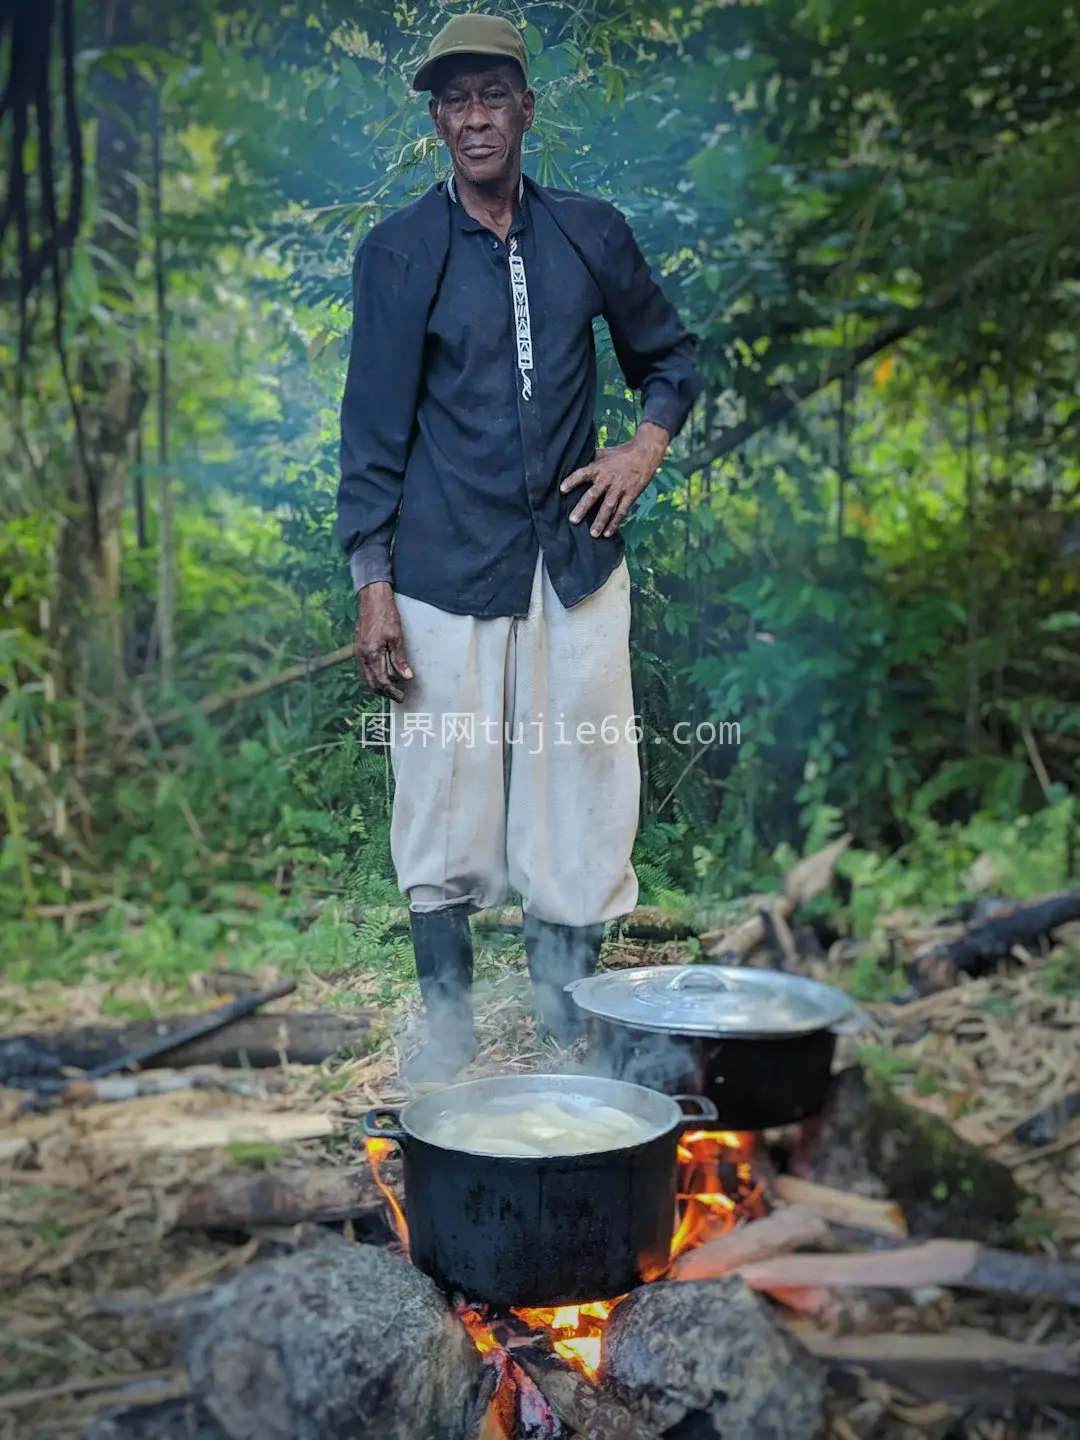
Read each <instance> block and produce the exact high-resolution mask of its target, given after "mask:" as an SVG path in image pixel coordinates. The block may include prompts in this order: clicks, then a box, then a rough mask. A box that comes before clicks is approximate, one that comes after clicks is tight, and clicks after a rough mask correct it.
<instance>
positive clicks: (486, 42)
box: [413, 15, 529, 90]
mask: <svg viewBox="0 0 1080 1440" xmlns="http://www.w3.org/2000/svg"><path fill="white" fill-rule="evenodd" d="M451 55H492V56H496V57H498V58H499V59H501V60H513V61H515V62H516V63H517V64H518V65H520V66H521V73H522V74H523V75H524V76H525V78H526V80H527V79H528V78H529V56H528V51H527V50H526V49H525V41H524V40H523V39H522V36H521V31H520V30H519V29H518V28H517V26H516V25H512V24H511V23H510V21H509V20H504V19H503V18H502V17H501V16H499V15H455V16H454V18H453V19H452V20H448V21H447V22H446V24H445V25H444V26H443V28H442V29H441V30H440V31H439V33H438V34H437V35H436V36H435V39H434V40H432V42H431V44H430V45H429V46H428V52H427V55H426V56H425V57H424V63H423V64H422V65H421V66H420V69H419V70H417V72H416V74H415V76H414V77H413V89H414V90H430V89H431V77H432V75H433V73H434V70H435V67H436V65H437V64H438V63H439V61H440V60H445V59H446V58H447V57H448V56H451Z"/></svg>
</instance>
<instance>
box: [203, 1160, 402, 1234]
mask: <svg viewBox="0 0 1080 1440" xmlns="http://www.w3.org/2000/svg"><path fill="white" fill-rule="evenodd" d="M393 1165H394V1157H392V1156H391V1157H389V1158H388V1159H387V1160H386V1161H384V1162H383V1166H382V1175H383V1178H384V1180H387V1181H388V1183H390V1184H391V1188H393V1180H394V1175H393V1172H392V1167H393ZM398 1169H400V1162H398ZM385 1208H386V1199H385V1197H384V1196H383V1194H382V1192H381V1190H380V1189H379V1187H378V1185H377V1184H376V1183H375V1177H374V1175H373V1174H372V1173H371V1167H370V1166H369V1165H360V1166H357V1167H356V1168H355V1169H352V1170H336V1169H334V1168H332V1167H330V1166H323V1167H310V1166H305V1167H303V1168H299V1167H298V1168H296V1169H290V1170H268V1171H263V1172H261V1173H257V1174H252V1172H251V1171H250V1170H226V1171H223V1172H222V1173H221V1174H219V1175H215V1176H214V1177H213V1179H212V1180H207V1181H204V1182H203V1183H201V1184H198V1185H194V1186H192V1187H191V1188H190V1189H189V1190H187V1191H186V1193H185V1194H184V1196H183V1198H182V1200H181V1203H180V1208H179V1211H178V1213H177V1216H176V1221H175V1224H176V1226H177V1228H178V1229H183V1230H196V1229H197V1230H249V1229H253V1228H260V1227H264V1226H268V1225H300V1224H303V1223H304V1222H305V1221H311V1222H314V1223H317V1224H323V1225H327V1224H336V1223H338V1222H341V1221H344V1220H359V1219H361V1218H363V1217H365V1216H368V1215H377V1214H380V1213H382V1212H383V1211H384V1210H385Z"/></svg>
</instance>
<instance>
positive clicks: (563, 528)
mask: <svg viewBox="0 0 1080 1440" xmlns="http://www.w3.org/2000/svg"><path fill="white" fill-rule="evenodd" d="M413 83H414V88H415V89H416V90H418V91H425V90H426V91H430V94H431V100H430V104H429V110H430V113H431V119H432V123H433V125H434V127H435V133H436V135H437V136H438V138H439V140H440V141H441V142H442V144H443V145H445V146H446V148H447V150H448V151H449V154H450V161H451V165H452V175H451V177H450V179H449V180H448V181H447V182H446V183H440V184H438V185H436V186H434V187H432V188H431V189H430V190H428V191H427V192H426V193H425V194H424V195H423V196H421V198H420V199H419V200H417V201H414V202H413V203H412V204H410V205H408V206H406V207H404V208H403V209H401V210H399V211H397V212H396V213H394V214H392V215H390V216H389V217H388V218H387V219H385V220H383V221H381V222H380V223H379V224H377V225H376V226H374V227H373V229H372V230H371V231H370V232H369V234H368V235H367V237H366V238H365V240H364V241H363V243H362V244H361V245H360V247H359V249H358V251H357V255H356V261H355V265H354V271H353V306H354V316H353V341H352V352H351V356H350V360H349V366H348V375H347V379H346V384H345V392H344V398H343V401H342V410H341V430H342V435H341V483H340V489H339V496H338V527H339V536H340V539H341V542H342V545H343V547H344V549H345V552H346V554H347V555H348V557H349V559H350V564H351V570H352V576H353V581H354V584H355V588H356V592H357V625H356V654H357V661H358V665H359V667H360V670H361V672H362V675H363V677H364V679H365V681H366V683H367V685H368V686H369V688H370V689H371V690H372V691H374V692H375V693H376V694H379V695H383V696H385V697H387V698H388V699H389V700H390V701H391V703H392V715H393V721H394V724H393V730H392V735H391V755H392V763H393V768H394V776H395V781H396V789H395V798H394V810H393V818H392V824H391V849H392V854H393V860H394V866H395V869H396V872H397V878H398V883H399V885H400V886H401V889H402V890H403V892H404V893H405V894H407V896H408V898H409V906H410V918H411V928H412V938H413V947H414V951H415V956H416V968H417V975H418V978H419V981H420V988H421V993H422V996H423V999H424V1005H425V1009H426V1012H427V1022H428V1025H427V1029H428V1040H427V1045H426V1047H425V1048H424V1049H423V1050H422V1051H421V1053H420V1055H419V1056H418V1057H417V1058H416V1059H415V1060H414V1061H413V1063H412V1064H411V1066H410V1067H409V1069H408V1074H409V1077H410V1078H411V1079H413V1080H417V1081H419V1080H439V1079H447V1078H450V1077H452V1076H453V1075H454V1074H456V1073H457V1072H458V1071H459V1070H460V1069H461V1068H463V1067H464V1066H465V1065H467V1064H468V1063H469V1062H470V1061H471V1060H472V1059H473V1058H474V1057H475V1054H476V1037H475V1032H474V1029H473V1012H472V976H473V952H472V944H471V938H470V930H469V915H470V913H471V912H472V911H475V910H477V909H482V908H485V907H487V906H490V905H493V904H498V903H499V902H500V901H501V900H502V899H503V898H504V895H505V892H506V889H507V886H508V885H509V886H512V887H513V888H514V889H515V890H517V891H519V892H520V894H521V897H522V902H523V909H524V914H525V926H524V928H525V947H526V955H527V960H528V966H529V972H530V976H531V979H532V984H533V991H534V996H535V999H536V1002H537V1007H538V1010H539V1013H540V1019H541V1022H542V1025H543V1026H544V1027H545V1028H546V1029H547V1031H548V1032H549V1033H550V1034H551V1035H553V1036H554V1038H555V1039H556V1040H557V1041H558V1042H559V1043H561V1044H563V1045H565V1044H568V1043H570V1042H571V1041H572V1040H573V1039H574V1038H575V1037H576V1034H577V1026H576V1025H575V1021H574V1007H573V1005H572V1002H570V1001H569V999H568V998H567V996H566V994H565V993H564V992H565V986H566V984H567V983H568V982H569V981H571V980H572V979H575V978H577V977H580V976H583V975H587V974H591V973H592V972H593V971H594V970H595V968H596V964H597V960H598V956H599V951H600V945H601V941H602V939H603V934H604V927H605V924H606V922H607V921H608V920H611V919H614V918H616V917H618V916H620V915H625V914H627V913H628V912H629V911H630V910H632V909H633V907H634V905H635V903H636V900H637V880H636V877H635V875H634V871H633V868H632V865H631V860H630V857H631V850H632V848H633V844H634V838H635V833H636V828H637V818H638V801H639V785H640V780H639V771H638V761H637V749H636V740H637V738H638V737H637V735H636V732H635V729H634V725H635V721H634V706H633V695H632V691H631V684H630V654H629V627H630V603H629V581H628V578H627V569H626V561H625V558H624V553H623V552H624V547H623V540H622V538H621V535H620V533H619V532H620V526H621V524H622V522H623V520H624V519H625V518H626V515H627V513H628V511H629V509H630V507H631V505H632V504H633V503H634V501H635V500H636V499H637V498H638V496H639V495H640V494H641V493H642V491H643V490H644V489H645V487H646V486H647V485H648V484H649V482H650V480H651V479H652V478H653V476H654V474H655V473H656V471H657V469H658V468H659V466H660V464H661V462H662V460H663V457H664V454H665V451H666V449H667V447H668V444H669V442H670V441H671V439H672V437H673V436H675V435H676V434H677V433H678V432H679V430H680V429H681V428H682V426H683V424H684V422H685V420H686V417H687V415H688V414H689V411H690V409H691V407H692V405H693V403H694V400H695V399H696V397H697V395H698V394H699V392H700V388H701V385H700V379H699V376H698V373H697V369H696V366H695V344H694V341H693V339H692V337H690V336H689V335H688V334H687V332H686V331H685V330H684V328H683V326H682V324H681V323H680V321H679V318H678V316H677V314H676V312H675V311H674V309H673V308H672V306H671V305H670V304H669V303H668V301H667V300H666V299H665V298H664V296H663V295H662V293H661V291H660V290H659V288H658V287H657V286H656V284H655V283H654V282H653V280H652V278H651V276H650V274H649V270H648V267H647V266H646V264H645V262H644V260H643V259H642V256H641V254H640V251H639V250H638V247H637V245H636V243H635V241H634V238H633V236H632V235H631V232H630V230H629V227H628V226H627V224H626V221H625V220H624V219H623V217H622V215H621V214H620V213H619V212H618V211H617V210H616V209H615V208H614V207H613V206H611V205H609V204H607V203H606V202H604V201H600V200H595V199H591V198H589V197H586V196H584V195H579V194H576V193H572V192H567V191H558V190H551V189H547V188H545V187H542V186H539V185H537V184H535V183H534V182H533V181H532V180H531V179H529V178H527V177H524V176H523V175H522V170H521V153H522V142H523V138H524V135H525V132H526V131H527V130H528V129H529V128H530V126H531V125H532V122H533V114H534V106H535V100H534V96H533V92H532V90H531V89H530V88H529V84H528V59H527V53H526V50H525V46H524V44H523V42H522V39H521V35H520V33H519V32H518V31H517V29H516V28H515V27H514V26H513V25H512V24H510V22H509V21H506V20H502V19H499V18H496V17H493V16H484V15H462V16H458V17H456V18H454V19H452V20H450V21H449V23H448V24H447V25H446V26H445V27H444V28H443V29H442V30H441V31H440V33H439V34H438V36H437V37H436V38H435V40H434V41H433V42H432V45H431V47H430V49H429V51H428V55H427V58H426V59H425V61H424V63H423V64H422V65H421V67H420V69H419V70H418V71H417V73H416V76H415V79H414V82H413ZM600 315H602V316H603V317H604V319H605V320H606V321H607V324H608V327H609V329H610V332H611V336H612V340H613V343H614V347H615V352H616V355H617V357H618V359H619V363H620V365H621V367H622V370H623V373H624V375H625V377H626V380H627V383H628V384H629V385H630V386H631V387H633V388H634V389H640V390H641V392H642V399H643V419H642V422H641V424H640V425H639V426H638V428H637V431H636V433H635V435H634V437H633V439H632V440H630V441H629V442H628V443H627V444H625V445H620V446H618V447H616V448H613V449H610V450H604V451H600V452H598V450H597V432H596V428H595V422H594V412H595V403H596V360H595V351H594V343H593V331H592V321H593V319H594V317H596V316H600ZM391 544H392V546H393V554H392V558H391Z"/></svg>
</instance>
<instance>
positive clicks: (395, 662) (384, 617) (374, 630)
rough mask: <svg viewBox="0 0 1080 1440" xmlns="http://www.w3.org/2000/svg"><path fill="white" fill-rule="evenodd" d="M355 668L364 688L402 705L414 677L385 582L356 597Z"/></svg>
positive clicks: (399, 620)
mask: <svg viewBox="0 0 1080 1440" xmlns="http://www.w3.org/2000/svg"><path fill="white" fill-rule="evenodd" d="M354 650H355V653H356V668H357V669H358V670H359V671H360V675H361V677H362V678H363V681H364V684H365V685H366V686H367V687H368V689H369V690H370V691H372V693H373V694H375V695H385V696H386V697H387V698H388V699H390V700H396V701H398V703H399V704H400V702H401V701H402V700H403V699H404V698H405V691H404V689H403V688H402V685H401V682H402V681H403V680H411V679H412V678H413V673H412V671H411V670H410V669H409V662H408V661H407V660H406V658H405V639H404V636H403V635H402V633H401V616H400V615H399V614H398V608H397V602H396V601H395V600H394V592H393V590H392V589H391V587H390V586H389V585H388V584H387V583H386V582H385V581H379V582H378V583H377V584H375V585H365V586H364V588H363V590H361V591H360V593H359V594H358V595H357V597H356V640H355V643H354Z"/></svg>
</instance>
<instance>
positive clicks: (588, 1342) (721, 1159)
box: [366, 1130, 767, 1380]
mask: <svg viewBox="0 0 1080 1440" xmlns="http://www.w3.org/2000/svg"><path fill="white" fill-rule="evenodd" d="M757 1144H758V1137H757V1136H756V1135H746V1134H737V1133H735V1132H733V1131H726V1130H695V1131H690V1132H688V1133H687V1134H685V1135H684V1136H683V1137H682V1139H681V1140H680V1142H679V1150H678V1159H679V1181H678V1187H679V1188H678V1195H679V1216H678V1220H677V1223H676V1227H675V1234H674V1237H673V1240H672V1247H671V1259H672V1262H674V1261H675V1260H677V1259H678V1257H679V1256H680V1255H683V1254H685V1253H686V1251H688V1250H692V1249H694V1248H696V1247H697V1246H698V1245H703V1244H704V1243H705V1242H706V1241H708V1240H712V1239H714V1238H715V1237H716V1236H718V1235H722V1234H724V1233H725V1232H727V1231H729V1230H731V1229H733V1228H734V1226H735V1224H736V1223H737V1222H738V1221H739V1220H740V1219H757V1218H759V1217H761V1216H763V1215H764V1214H765V1213H766V1208H767V1207H766V1205H765V1198H764V1186H763V1184H762V1183H761V1181H760V1180H759V1179H758V1178H757V1176H756V1175H755V1165H754V1160H755V1154H756V1148H757ZM366 1145H367V1153H368V1158H369V1160H370V1162H371V1167H372V1172H373V1174H374V1176H375V1180H376V1183H377V1184H378V1186H379V1189H380V1190H381V1191H382V1193H383V1195H384V1196H385V1197H386V1201H387V1204H388V1206H389V1208H390V1214H391V1216H392V1218H393V1223H394V1227H395V1229H396V1231H397V1235H398V1240H399V1242H400V1244H401V1246H402V1249H403V1251H404V1253H405V1255H406V1256H407V1255H408V1253H409V1234H408V1226H407V1225H406V1222H405V1216H404V1215H403V1214H402V1210H401V1206H400V1205H399V1204H398V1201H397V1197H396V1196H395V1195H394V1194H393V1192H392V1191H391V1189H390V1188H389V1186H388V1185H387V1184H386V1182H385V1180H384V1178H383V1176H382V1173H381V1171H382V1163H383V1161H384V1160H385V1159H386V1157H387V1156H388V1155H389V1154H391V1153H392V1151H393V1150H394V1148H395V1147H394V1145H393V1143H392V1142H391V1141H389V1140H378V1139H368V1140H367V1141H366ZM664 1273H666V1272H664ZM653 1278H655V1279H657V1280H659V1279H662V1278H663V1276H662V1274H661V1275H657V1276H655V1277H653ZM624 1298H625V1297H623V1296H617V1297H616V1298H614V1299H606V1300H598V1301H594V1302H591V1303H586V1304H581V1305H560V1306H558V1307H555V1308H549V1309H535V1308H524V1309H518V1310H513V1311H511V1312H510V1315H509V1316H508V1317H504V1318H505V1321H506V1323H505V1324H503V1323H500V1320H499V1317H492V1316H490V1315H488V1314H487V1313H486V1309H485V1307H481V1306H470V1305H467V1304H466V1305H462V1306H461V1307H459V1310H458V1313H459V1315H460V1316H461V1319H462V1321H463V1323H464V1325H465V1327H466V1329H467V1330H468V1331H469V1334H470V1335H471V1336H472V1338H473V1342H474V1343H475V1345H476V1348H477V1349H478V1350H479V1352H480V1353H481V1354H482V1355H485V1356H487V1355H491V1356H497V1355H498V1354H499V1353H500V1352H502V1353H506V1352H507V1351H509V1352H510V1353H512V1351H513V1348H514V1345H515V1341H516V1343H518V1344H524V1343H529V1342H530V1340H531V1341H532V1342H533V1343H536V1342H537V1340H538V1339H540V1340H542V1341H543V1343H545V1344H547V1345H549V1346H550V1348H551V1349H552V1350H553V1351H554V1353H555V1354H557V1355H559V1356H560V1357H561V1358H562V1359H563V1360H564V1361H566V1362H567V1363H568V1364H569V1365H571V1366H573V1368H574V1369H575V1370H577V1371H579V1372H580V1373H581V1374H582V1375H585V1376H586V1377H588V1378H589V1379H590V1380H593V1379H595V1378H596V1376H597V1373H598V1371H599V1368H600V1352H601V1345H602V1343H603V1336H604V1327H605V1325H606V1323H607V1320H608V1317H609V1316H610V1315H611V1313H612V1311H613V1310H614V1309H615V1307H616V1306H617V1305H618V1304H619V1301H620V1300H621V1299H624Z"/></svg>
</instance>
